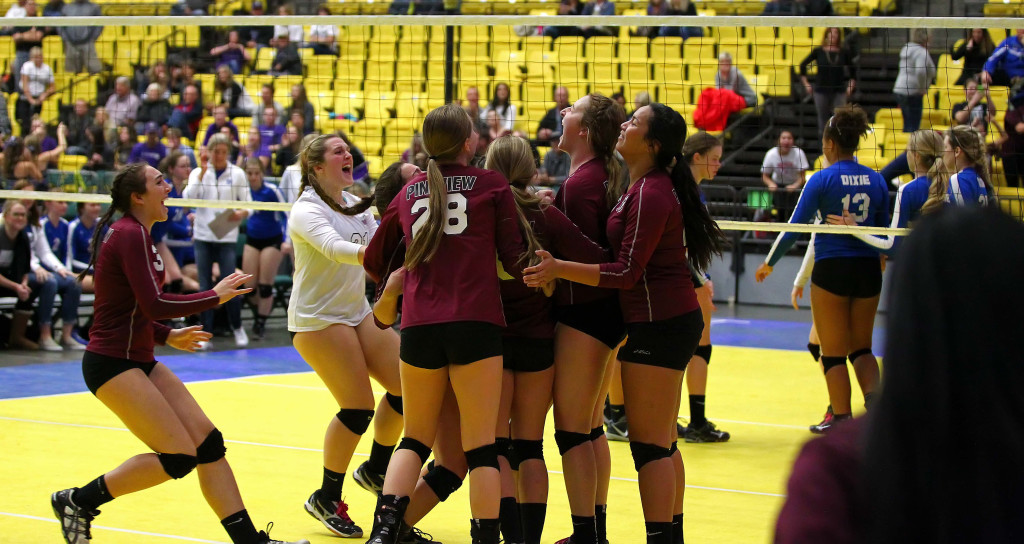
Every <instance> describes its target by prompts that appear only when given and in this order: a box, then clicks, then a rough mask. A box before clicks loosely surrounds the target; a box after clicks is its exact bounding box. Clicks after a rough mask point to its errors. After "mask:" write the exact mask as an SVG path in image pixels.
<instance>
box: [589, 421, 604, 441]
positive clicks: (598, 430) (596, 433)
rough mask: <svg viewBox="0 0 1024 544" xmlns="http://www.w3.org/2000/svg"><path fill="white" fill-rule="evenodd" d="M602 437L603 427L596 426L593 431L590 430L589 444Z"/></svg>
mask: <svg viewBox="0 0 1024 544" xmlns="http://www.w3.org/2000/svg"><path fill="white" fill-rule="evenodd" d="M602 436H604V427H603V426H601V425H598V426H597V427H594V428H593V429H590V441H591V442H593V441H595V440H597V439H598V438H601V437H602Z"/></svg>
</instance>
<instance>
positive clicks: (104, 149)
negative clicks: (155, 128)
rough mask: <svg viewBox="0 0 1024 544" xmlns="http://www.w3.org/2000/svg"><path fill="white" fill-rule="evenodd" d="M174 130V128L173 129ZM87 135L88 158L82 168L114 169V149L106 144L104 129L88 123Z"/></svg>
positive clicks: (94, 169) (95, 169) (96, 170)
mask: <svg viewBox="0 0 1024 544" xmlns="http://www.w3.org/2000/svg"><path fill="white" fill-rule="evenodd" d="M175 130H176V129H175ZM85 134H86V136H88V137H89V148H88V149H89V152H88V154H86V157H87V158H88V160H87V161H86V163H85V165H84V166H82V170H91V171H94V172H102V171H104V170H113V169H114V150H113V149H111V147H110V146H108V145H107V137H106V131H105V130H103V127H100V126H98V125H90V126H89V128H88V130H86V132H85Z"/></svg>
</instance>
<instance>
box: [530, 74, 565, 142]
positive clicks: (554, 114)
mask: <svg viewBox="0 0 1024 544" xmlns="http://www.w3.org/2000/svg"><path fill="white" fill-rule="evenodd" d="M571 105H572V104H571V103H570V102H569V89H567V88H565V87H558V88H557V89H555V107H553V108H551V109H550V110H548V111H547V113H545V114H544V117H543V118H541V120H540V126H538V127H537V140H538V141H541V142H553V141H555V140H558V139H559V138H561V137H562V110H564V109H565V108H568V107H569V106H571Z"/></svg>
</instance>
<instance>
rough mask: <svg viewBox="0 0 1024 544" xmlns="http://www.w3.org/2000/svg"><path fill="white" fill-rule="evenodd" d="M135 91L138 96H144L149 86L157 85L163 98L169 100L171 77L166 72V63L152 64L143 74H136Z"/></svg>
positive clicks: (157, 62)
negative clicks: (161, 90)
mask: <svg viewBox="0 0 1024 544" xmlns="http://www.w3.org/2000/svg"><path fill="white" fill-rule="evenodd" d="M136 83H137V85H136V87H135V88H136V89H137V93H138V95H139V96H146V91H147V90H148V89H149V86H150V85H152V84H154V83H158V84H159V85H160V88H161V89H163V94H162V96H163V98H166V99H168V100H170V98H171V86H172V82H171V75H170V73H168V71H167V63H165V62H164V61H162V60H158V61H156V62H154V63H153V64H152V65H151V66H150V67H149V69H148V70H146V72H145V73H141V74H137V76H136Z"/></svg>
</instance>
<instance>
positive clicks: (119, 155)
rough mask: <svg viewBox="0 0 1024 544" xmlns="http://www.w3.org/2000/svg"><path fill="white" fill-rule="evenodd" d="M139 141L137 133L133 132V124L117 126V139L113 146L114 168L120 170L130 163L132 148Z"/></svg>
mask: <svg viewBox="0 0 1024 544" xmlns="http://www.w3.org/2000/svg"><path fill="white" fill-rule="evenodd" d="M137 143H139V135H138V133H137V132H135V124H134V123H133V124H124V125H121V126H119V127H117V140H116V143H115V144H114V146H113V151H114V169H115V170H120V169H122V168H124V167H125V166H128V165H129V164H131V163H132V159H131V156H132V150H133V149H135V145H136V144H137Z"/></svg>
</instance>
